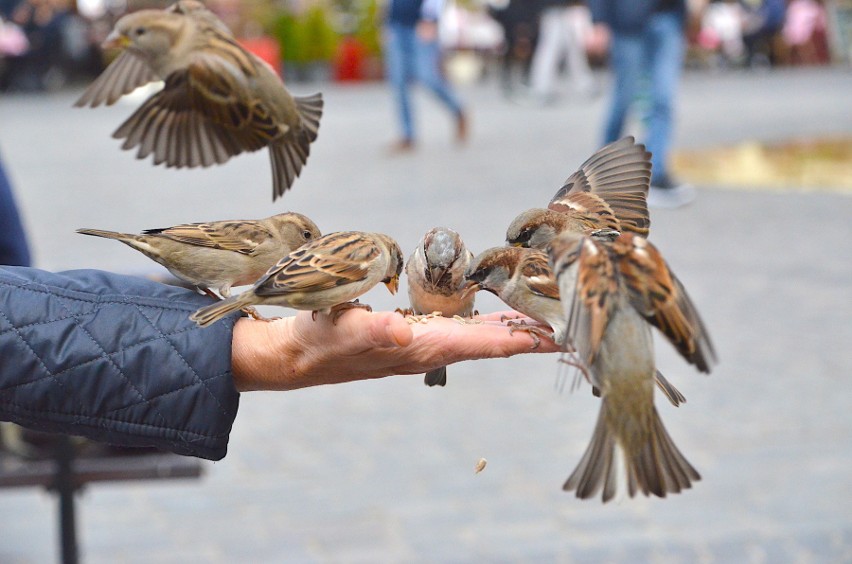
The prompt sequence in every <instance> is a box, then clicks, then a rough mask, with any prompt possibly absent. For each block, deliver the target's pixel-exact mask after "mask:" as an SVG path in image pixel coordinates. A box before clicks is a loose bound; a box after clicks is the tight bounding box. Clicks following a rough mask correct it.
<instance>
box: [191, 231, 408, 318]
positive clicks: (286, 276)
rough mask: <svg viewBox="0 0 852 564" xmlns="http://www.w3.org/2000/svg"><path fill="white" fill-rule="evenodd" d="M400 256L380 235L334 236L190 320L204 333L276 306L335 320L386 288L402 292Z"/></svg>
mask: <svg viewBox="0 0 852 564" xmlns="http://www.w3.org/2000/svg"><path fill="white" fill-rule="evenodd" d="M402 264H403V258H402V251H400V249H399V245H397V244H396V241H394V240H393V239H391V238H390V237H388V236H387V235H383V234H381V233H363V232H359V231H341V232H337V233H330V234H328V235H325V236H323V237H320V238H319V239H315V240H313V241H311V242H310V243H308V244H306V245H304V246H302V247H300V248H298V249H296V250H295V251H293V252H291V253H290V254H289V255H287V256H286V257H284V258H282V259H281V260H280V261H278V263H277V264H275V265H274V266H273V267H272V268H270V269H269V271H268V272H267V273H266V274H265V275H264V276H263V277H262V278H261V279H260V280H258V281H257V282H256V283H255V285H254V286H253V287H252V288H251V289H249V290H246V291H245V292H242V293H241V294H239V295H237V296H234V297H232V298H228V299H227V300H224V301H222V302H219V303H215V304H212V305H209V306H206V307H203V308H201V309H199V310H198V311H196V312H195V313H193V314H192V315H191V316H190V319H191V320H193V321H195V322H196V323H198V325H200V326H202V327H204V326H207V325H210V324H211V323H213V322H215V321H217V320H218V319H220V318H222V317H224V316H225V315H227V314H229V313H231V312H232V311H236V310H238V309H242V308H245V307H248V306H255V305H277V306H285V307H291V308H293V309H299V310H307V311H313V312H314V315H315V316H316V314H317V313H324V314H333V319H334V320H336V319H337V316H338V315H339V314H340V313H342V312H343V311H344V310H346V309H350V308H352V307H363V308H367V309H369V307H370V306H368V305H366V304H358V303H357V302H350V300H354V299H355V298H357V297H358V296H360V295H361V294H363V293H365V292H367V291H368V290H369V289H370V288H372V287H373V286H375V285H376V284H378V283H379V282H382V283H384V284H385V285H386V286H387V287H388V290H390V292H391V294H395V293H396V290H397V288H398V287H399V273H400V272H401V271H402Z"/></svg>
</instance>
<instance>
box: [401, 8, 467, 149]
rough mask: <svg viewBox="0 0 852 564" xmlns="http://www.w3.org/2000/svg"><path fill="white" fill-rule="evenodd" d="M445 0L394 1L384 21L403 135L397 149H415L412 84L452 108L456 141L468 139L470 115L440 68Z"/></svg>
mask: <svg viewBox="0 0 852 564" xmlns="http://www.w3.org/2000/svg"><path fill="white" fill-rule="evenodd" d="M442 8H443V1H442V0H391V1H390V4H389V5H388V7H387V14H386V21H385V66H386V73H387V77H388V80H389V81H390V83H391V87H392V88H393V92H394V95H395V97H396V103H397V110H398V112H399V120H400V128H401V130H402V131H401V137H400V139H399V140H398V141H397V142H396V143H395V144H394V145H393V146H392V147H391V149H392V151H394V152H401V151H410V150H412V149H413V148H414V145H415V140H416V135H415V127H414V117H413V114H412V108H411V97H410V93H409V83H410V82H412V81H415V80H416V81H417V82H419V83H421V84H422V85H423V86H425V87H426V88H428V89H429V90H430V91H431V92H432V94H434V95H435V96H436V97H437V98H438V100H439V101H440V102H441V103H442V104H443V105H444V106H446V107H447V109H449V110H450V112H451V113H452V114H453V118H454V120H455V137H456V141H458V142H464V141H465V140H466V139H467V117H466V115H465V111H464V108H463V107H462V105H461V102H459V100H458V98H457V97H456V95H455V94H454V93H453V91H452V89H451V88H450V85H449V84H448V83H447V81H446V79H445V78H444V76H443V74H442V71H441V46H440V44H439V42H438V19H439V17H440V14H441V10H442Z"/></svg>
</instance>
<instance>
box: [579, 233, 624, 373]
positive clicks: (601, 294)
mask: <svg viewBox="0 0 852 564" xmlns="http://www.w3.org/2000/svg"><path fill="white" fill-rule="evenodd" d="M580 245H581V247H580V253H579V257H578V258H577V283H576V291H575V293H574V296H573V298H568V297H566V299H572V303H571V313H570V315H569V318H568V328H569V333H568V334H569V338H571V340H572V342H573V343H574V346H575V347H576V348H577V352H578V353H579V354H580V358H581V360H583V361H584V362H585V363H586V364H587V365H588V366H591V364H592V363H593V362H594V360H595V357H596V356H597V354H598V351H599V350H600V347H601V343H602V342H603V338H604V334H605V333H606V328H607V324H608V323H609V320H610V317H611V316H612V312H613V308H614V307H615V305H616V303H617V300H618V296H617V295H616V294H617V292H618V278H617V274H616V272H615V266H614V265H613V263H612V260H611V259H610V257H609V253H608V252H607V250H606V249H605V248H604V247H603V245H601V244H600V243H596V242H595V241H592V240H591V239H589V238H584V239H583V240H582V242H581V243H580Z"/></svg>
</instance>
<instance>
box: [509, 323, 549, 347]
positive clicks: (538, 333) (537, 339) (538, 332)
mask: <svg viewBox="0 0 852 564" xmlns="http://www.w3.org/2000/svg"><path fill="white" fill-rule="evenodd" d="M506 325H507V326H508V327H509V335H513V334H514V333H515V331H523V332H524V333H528V334H529V336H530V337H532V340H533V346H532V348H533V350H535V349H537V348H538V347H539V345H541V337H546V338H548V339H551V340H552V339H553V332H552V331H548V330H547V329H542V328H541V327H536V326H535V325H527V322H526V321H525V320H523V319H521V320H520V321H518V320H517V318H515V319H514V320H509V321H507V322H506Z"/></svg>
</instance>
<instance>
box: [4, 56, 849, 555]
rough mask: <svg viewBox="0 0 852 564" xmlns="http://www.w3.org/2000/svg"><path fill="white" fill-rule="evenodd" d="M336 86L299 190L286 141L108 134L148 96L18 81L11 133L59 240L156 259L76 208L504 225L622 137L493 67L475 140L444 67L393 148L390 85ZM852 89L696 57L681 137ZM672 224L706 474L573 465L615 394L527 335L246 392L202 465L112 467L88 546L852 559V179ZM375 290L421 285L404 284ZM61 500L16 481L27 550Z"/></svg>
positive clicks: (60, 251) (12, 538) (99, 260)
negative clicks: (423, 360)
mask: <svg viewBox="0 0 852 564" xmlns="http://www.w3.org/2000/svg"><path fill="white" fill-rule="evenodd" d="M317 88H319V89H321V90H322V91H323V92H324V93H325V96H326V100H327V102H326V108H327V110H326V115H325V117H324V120H323V124H322V128H321V133H320V137H319V140H318V141H317V143H316V145H315V148H314V152H313V154H312V155H311V158H310V161H309V163H308V166H307V168H306V169H305V172H304V174H303V176H302V178H301V179H299V180H298V181H297V183H296V185H295V187H294V189H293V190H292V191H291V192H290V193H288V194H287V195H286V196H285V197H284V198H283V200H282V201H279V202H278V203H276V204H275V205H270V184H271V178H270V172H269V165H268V160H267V159H268V157H267V156H266V154H265V152H264V153H258V154H253V155H246V156H240V157H238V158H236V159H234V160H233V161H231V162H230V163H228V164H226V165H224V166H221V167H217V168H215V169H210V170H205V171H174V170H167V169H164V168H155V167H153V166H151V165H150V163H149V162H147V161H145V162H143V161H136V160H135V159H134V158H133V157H132V155H131V154H129V153H127V152H123V151H120V150H119V148H118V145H119V144H118V143H117V142H116V141H115V140H113V139H111V138H110V136H109V135H110V133H111V132H112V130H113V129H114V128H115V127H117V125H118V124H119V122H120V120H122V119H123V118H124V117H125V116H127V115H128V114H129V113H130V111H131V108H132V107H131V106H130V105H127V104H120V105H118V106H117V107H115V108H109V109H103V108H101V109H98V110H77V109H72V108H71V103H72V101H73V100H74V97H75V95H76V92H64V93H61V94H56V95H51V96H38V97H36V96H4V97H3V98H2V99H0V150H2V154H3V158H4V160H5V162H6V165H7V167H8V169H9V172H10V174H11V177H12V180H13V182H14V185H15V187H16V190H17V193H18V198H19V200H20V203H21V205H22V208H23V212H24V215H25V220H26V224H27V227H28V228H29V230H30V233H31V234H32V239H33V243H34V247H35V255H36V260H37V262H38V265H39V266H40V267H42V268H47V269H54V270H59V269H68V268H79V267H94V268H103V269H108V270H116V271H121V272H138V273H144V272H151V271H152V269H153V268H154V267H152V265H151V263H149V262H148V261H147V260H146V259H145V258H144V257H142V256H141V255H139V254H138V253H134V252H132V251H130V250H129V249H127V248H125V247H124V246H122V245H117V244H111V243H108V242H105V241H102V240H97V239H94V238H85V237H77V236H75V235H74V234H73V231H74V229H76V228H78V227H101V228H106V229H122V230H131V231H134V230H140V229H144V228H151V227H160V226H165V225H172V224H174V223H178V222H184V221H201V220H207V219H224V218H231V217H241V216H246V217H251V216H258V217H260V216H263V215H269V214H271V213H275V212H279V211H284V210H286V209H292V210H297V211H300V212H303V213H306V214H307V215H309V216H310V217H312V218H313V219H315V220H316V222H317V223H318V225H319V226H320V228H321V229H323V230H324V231H334V230H340V229H369V230H377V231H384V232H387V233H389V234H391V235H393V236H394V237H396V238H397V240H398V241H400V243H401V245H402V246H403V247H404V248H405V249H407V251H406V252H410V249H411V248H412V246H413V245H414V244H415V243H416V241H417V240H418V238H419V237H420V236H421V234H422V233H423V232H425V231H426V230H427V229H428V228H430V227H432V226H434V225H437V224H444V225H448V226H451V227H454V228H456V229H457V230H459V231H460V232H461V233H462V235H463V236H464V237H465V239H466V240H467V241H468V244H469V246H470V247H471V248H473V249H474V250H478V249H482V248H485V247H486V246H491V245H495V244H500V242H501V241H502V238H503V234H504V230H505V227H506V225H507V224H508V222H509V221H510V220H511V218H512V217H513V216H514V215H515V214H516V213H517V212H518V211H520V210H522V209H526V208H528V207H532V206H536V205H542V204H544V203H546V201H547V200H548V198H550V196H551V195H552V194H553V192H554V191H555V190H556V188H558V186H559V185H560V182H561V181H562V180H563V179H564V178H565V177H567V175H568V174H569V173H570V172H572V171H573V170H574V169H575V168H576V167H577V165H579V164H580V163H581V162H582V161H583V160H584V159H585V157H586V156H588V155H589V154H590V153H591V152H592V151H593V150H594V149H595V148H596V147H597V145H598V132H599V129H600V128H599V125H600V122H601V121H602V119H603V110H604V107H603V104H604V102H603V100H601V99H597V100H591V101H589V100H580V99H569V100H565V101H564V102H563V103H562V104H560V105H557V106H553V107H548V108H532V107H524V106H520V105H516V104H511V103H508V102H506V101H505V100H504V99H502V98H501V96H500V95H499V93H498V92H497V91H496V87H495V85H494V84H483V85H476V86H470V87H466V88H464V89H462V94H463V96H464V98H465V99H466V100H467V102H468V103H469V104H470V107H471V110H472V138H471V140H470V143H469V145H468V146H467V147H465V148H464V149H463V150H457V148H456V147H454V146H453V145H452V144H451V143H450V142H449V139H450V135H451V125H452V124H451V122H450V120H449V118H448V117H447V116H446V115H445V114H444V113H443V112H442V111H441V109H440V108H439V107H438V106H437V105H436V103H435V102H434V101H433V100H431V99H429V98H428V97H427V96H426V95H425V94H422V95H420V96H419V97H418V98H417V99H416V102H417V109H418V111H419V116H418V117H419V120H420V121H419V123H420V126H421V129H422V138H421V143H420V146H419V148H418V150H417V152H416V153H415V154H413V155H409V156H405V157H395V158H391V157H389V156H388V155H387V154H386V153H385V147H386V145H387V144H389V143H390V142H391V141H392V140H393V125H394V124H393V120H392V118H393V115H392V109H391V108H390V107H389V103H390V95H389V93H388V92H387V91H386V90H385V88H384V86H383V85H381V84H370V85H366V86H351V87H348V86H347V87H343V86H336V85H325V84H323V85H317ZM293 89H294V90H295V91H296V92H297V93H300V94H302V93H304V94H306V93H309V92H311V91H313V90H314V88H313V87H311V86H310V85H296V86H294V88H293ZM850 92H852V74H850V73H849V71H848V69H818V70H802V71H785V72H772V73H754V74H747V73H731V74H712V73H707V74H697V73H696V74H688V75H687V76H686V77H685V80H684V84H683V88H682V98H681V103H680V106H679V121H678V134H677V139H676V145H677V146H680V147H684V148H690V149H698V148H702V147H709V146H713V145H718V144H725V143H732V142H736V141H740V140H743V139H756V140H763V141H775V140H784V139H790V138H794V137H808V136H817V135H828V134H831V135H834V134H846V135H849V134H850V133H852V112H850V111H849V108H850V104H849V93H850ZM652 234H653V235H652V240H653V241H655V242H656V244H657V245H658V246H659V247H660V248H661V250H662V251H663V252H664V253H665V255H666V257H667V259H668V261H669V263H670V264H671V265H672V267H673V268H674V269H675V271H676V272H677V273H678V275H679V276H680V278H681V279H682V280H683V282H684V283H685V285H686V286H687V288H688V289H689V291H690V293H691V295H692V297H693V299H694V301H695V302H696V303H697V304H698V306H699V309H700V310H701V312H702V314H703V315H704V318H705V321H706V322H707V325H708V327H709V328H710V331H711V334H712V336H713V338H714V340H715V343H716V346H717V349H718V351H719V355H720V359H721V364H720V365H719V366H718V369H717V370H716V371H714V372H713V374H712V375H711V376H709V377H705V376H701V375H699V374H698V373H696V372H695V371H694V370H693V369H692V368H691V367H689V366H688V365H686V364H685V363H684V362H683V361H682V360H680V358H679V357H677V356H676V354H675V353H674V352H673V350H672V349H671V347H669V346H668V345H667V344H661V345H660V347H659V353H658V356H659V363H660V366H661V369H662V370H663V372H664V373H666V374H667V375H668V376H669V378H670V379H671V380H672V381H673V382H675V383H676V384H677V386H678V387H679V388H680V389H681V390H682V391H683V392H684V393H685V394H686V396H687V397H688V400H689V401H688V403H687V404H685V405H684V406H682V407H680V408H677V409H675V408H673V407H671V406H670V405H668V404H665V403H663V402H658V404H660V405H659V409H660V412H661V416H662V418H663V420H664V421H665V423H666V426H667V428H668V429H669V431H670V433H671V434H672V436H673V438H674V440H675V441H676V442H677V444H678V445H679V447H680V448H681V450H682V451H683V452H684V453H685V455H686V456H687V457H688V458H689V459H690V460H691V461H692V462H693V464H694V465H695V466H696V467H697V468H698V469H699V470H700V472H701V474H702V476H703V479H702V480H701V481H700V482H698V483H697V484H696V485H695V487H694V488H693V489H692V490H690V491H687V492H685V493H683V494H680V495H675V496H672V497H670V498H667V499H665V500H660V499H645V498H641V499H632V500H631V499H624V500H621V501H620V502H618V503H611V504H608V505H606V506H603V505H602V504H601V503H600V502H599V501H597V500H595V501H580V500H577V499H575V498H574V497H572V496H571V495H569V494H566V493H564V492H562V491H561V489H560V488H561V485H562V482H563V481H564V480H565V478H566V477H567V475H568V474H569V473H570V471H571V470H572V468H573V467H574V465H575V464H576V463H577V461H578V459H579V457H580V455H581V454H582V452H583V450H584V448H585V446H586V444H587V441H588V440H589V437H590V436H591V431H592V426H593V424H594V419H595V413H596V410H597V400H595V399H594V398H593V397H591V394H588V393H587V391H588V390H587V388H585V389H583V390H582V391H581V393H573V394H572V393H568V392H567V391H566V392H563V393H560V392H559V390H558V389H557V386H556V383H557V380H558V376H559V367H558V365H557V362H556V357H555V356H554V355H523V356H522V357H516V358H513V359H509V360H501V361H481V362H475V363H473V362H468V363H462V364H458V365H454V366H452V367H451V369H450V372H451V378H450V380H451V382H450V385H449V386H448V387H447V388H446V389H440V390H433V389H426V388H425V387H424V386H423V383H422V379H421V378H420V377H412V378H390V379H385V380H382V381H374V382H363V383H356V384H347V385H341V386H332V387H323V388H316V389H308V390H300V391H295V392H289V393H279V394H273V393H250V394H244V395H243V398H242V403H241V408H240V413H239V416H238V418H237V422H236V425H235V428H234V431H233V434H232V437H231V447H230V452H229V454H228V456H227V457H226V458H225V459H224V460H223V461H221V462H218V463H215V464H212V463H210V464H206V465H205V468H206V476H205V477H204V478H203V479H202V480H200V481H194V482H189V483H187V482H173V483H169V482H158V483H139V484H118V485H95V486H91V487H89V488H87V489H86V490H85V492H84V493H83V495H82V496H81V497H80V504H79V528H80V540H81V544H82V553H83V557H84V560H85V561H87V562H131V563H133V562H140V563H141V562H146V563H147V562H642V561H647V562H661V563H668V562H754V563H762V562H772V563H775V562H852V503H851V502H850V499H852V471H850V469H852V410H850V405H852V404H850V397H852V346H850V343H852V282H850V280H852V197H850V196H849V195H842V194H836V193H834V194H832V193H828V192H821V191H813V192H804V191H778V190H772V189H769V190H763V191H744V190H735V189H719V188H717V187H711V186H701V187H700V189H699V198H698V200H697V201H696V202H695V204H694V205H692V206H690V207H688V208H686V209H682V210H677V211H655V212H654V213H653V228H652ZM401 295H402V296H405V292H404V291H403V292H401ZM367 301H369V302H370V303H372V304H373V305H374V306H375V307H378V308H393V307H396V306H399V305H402V303H401V302H400V301H399V300H398V299H396V298H391V297H390V296H389V295H387V293H386V292H383V291H378V290H377V291H375V292H371V293H370V294H368V296H367ZM498 307H499V304H498V303H497V302H496V301H495V300H490V299H489V298H488V297H485V298H483V299H482V300H480V302H479V308H480V310H482V311H491V310H494V309H496V308H498ZM660 342H661V341H660ZM480 457H484V458H487V459H488V466H487V468H486V469H485V470H484V471H483V472H482V473H481V474H478V475H476V474H474V465H475V463H476V462H477V460H478V459H479V458H480ZM55 519H56V513H55V507H54V502H53V499H52V498H51V497H50V496H49V495H48V494H46V493H44V492H41V491H37V490H20V491H11V490H5V491H2V492H0V521H1V522H2V526H0V562H2V563H29V562H48V561H52V560H54V559H55V555H56V553H57V534H56V530H55V523H54V521H55Z"/></svg>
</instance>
